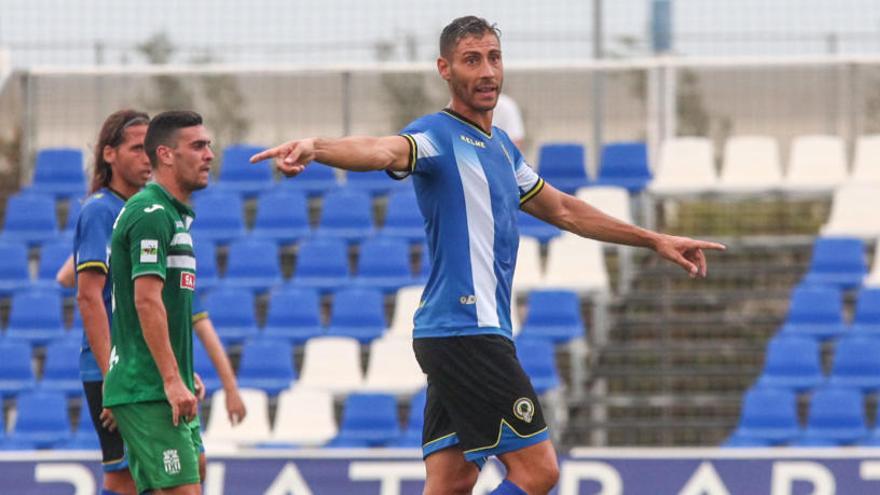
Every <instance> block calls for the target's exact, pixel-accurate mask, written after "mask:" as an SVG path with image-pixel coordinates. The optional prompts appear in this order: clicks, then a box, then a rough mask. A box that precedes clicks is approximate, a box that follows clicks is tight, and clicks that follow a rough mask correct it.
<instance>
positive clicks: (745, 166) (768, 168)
mask: <svg viewBox="0 0 880 495" xmlns="http://www.w3.org/2000/svg"><path fill="white" fill-rule="evenodd" d="M781 185H782V162H781V160H780V158H779V145H778V143H777V142H776V140H774V139H773V138H771V137H768V136H735V137H731V138H728V140H727V142H726V143H725V145H724V159H723V162H722V165H721V177H720V180H719V181H718V190H719V191H720V192H724V193H732V194H736V193H745V194H748V193H765V192H769V191H773V190H776V189H779V187H780V186H781Z"/></svg>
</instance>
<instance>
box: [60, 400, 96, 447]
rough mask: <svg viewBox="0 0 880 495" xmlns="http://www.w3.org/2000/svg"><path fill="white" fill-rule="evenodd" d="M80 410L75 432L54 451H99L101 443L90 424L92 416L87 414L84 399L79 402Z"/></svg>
mask: <svg viewBox="0 0 880 495" xmlns="http://www.w3.org/2000/svg"><path fill="white" fill-rule="evenodd" d="M81 403H82V408H80V410H79V421H77V426H76V431H74V432H73V437H72V438H71V439H70V441H68V442H66V443H64V444H61V445H56V446H55V448H56V449H63V450H101V443H100V442H99V441H98V434H97V433H96V432H95V426H94V423H93V422H92V415H91V414H89V408H88V404H87V403H86V398H85V397H83V398H82V400H81Z"/></svg>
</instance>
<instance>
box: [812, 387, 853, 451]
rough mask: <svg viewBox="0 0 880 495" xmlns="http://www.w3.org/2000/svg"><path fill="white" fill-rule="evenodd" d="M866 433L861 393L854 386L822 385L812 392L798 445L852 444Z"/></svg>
mask: <svg viewBox="0 0 880 495" xmlns="http://www.w3.org/2000/svg"><path fill="white" fill-rule="evenodd" d="M867 436H868V428H867V426H866V425H865V410H864V405H863V404H862V394H861V392H859V391H858V390H856V389H852V388H845V387H835V386H825V387H822V388H819V389H817V390H816V391H814V392H813V396H812V398H811V399H810V410H809V414H808V415H807V426H806V428H805V429H804V432H803V436H802V437H801V438H800V439H798V441H797V444H798V445H822V444H825V443H832V444H834V445H851V444H854V443H856V442H858V441H860V440H862V439H864V438H865V437H867Z"/></svg>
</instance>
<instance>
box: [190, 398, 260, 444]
mask: <svg viewBox="0 0 880 495" xmlns="http://www.w3.org/2000/svg"><path fill="white" fill-rule="evenodd" d="M239 393H240V394H241V400H242V401H243V402H244V406H245V408H247V415H246V416H245V418H244V420H242V422H241V423H239V424H237V425H235V426H233V425H232V423H230V422H229V417H228V416H227V413H226V392H224V391H223V390H218V391H217V392H214V395H213V396H212V397H211V413H210V416H209V417H208V426H207V430H206V431H205V448H206V450H207V449H209V448H210V447H215V448H218V449H222V447H221V446H222V445H224V444H235V445H238V446H248V445H255V444H258V443H261V442H265V441H267V440H269V438H270V435H271V428H270V426H269V397H268V396H267V395H266V392H263V391H262V390H257V389H252V388H243V389H241V390H239ZM222 450H225V449H222Z"/></svg>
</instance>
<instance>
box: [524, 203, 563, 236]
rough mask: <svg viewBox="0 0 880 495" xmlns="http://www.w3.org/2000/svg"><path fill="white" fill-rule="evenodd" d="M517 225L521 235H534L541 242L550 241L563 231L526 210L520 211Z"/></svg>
mask: <svg viewBox="0 0 880 495" xmlns="http://www.w3.org/2000/svg"><path fill="white" fill-rule="evenodd" d="M517 227H519V234H520V235H521V236H527V237H534V238H535V239H537V240H538V241H539V242H541V244H546V243H548V242H550V240H551V239H554V238H556V237H558V236H559V235H560V234H562V231H561V230H559V229H558V228H556V227H555V226H553V225H550V224H549V223H546V222H544V221H543V220H539V219H537V218H535V217H533V216H532V215H529V214H528V213H526V212H525V211H520V212H519V218H518V219H517Z"/></svg>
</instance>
